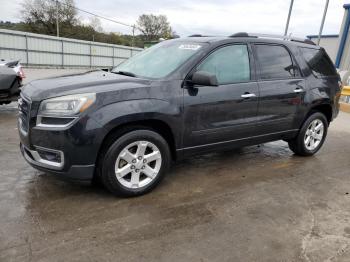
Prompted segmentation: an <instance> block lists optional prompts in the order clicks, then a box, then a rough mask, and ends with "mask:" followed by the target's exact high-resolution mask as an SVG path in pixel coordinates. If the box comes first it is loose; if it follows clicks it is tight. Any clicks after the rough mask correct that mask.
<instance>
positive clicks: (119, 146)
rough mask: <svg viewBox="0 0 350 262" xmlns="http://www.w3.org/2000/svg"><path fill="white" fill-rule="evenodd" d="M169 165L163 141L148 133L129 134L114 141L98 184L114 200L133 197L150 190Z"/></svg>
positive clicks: (133, 132)
mask: <svg viewBox="0 0 350 262" xmlns="http://www.w3.org/2000/svg"><path fill="white" fill-rule="evenodd" d="M169 165H170V150H169V146H168V144H167V142H166V140H165V139H164V138H163V137H162V136H161V135H159V134H158V133H156V132H154V131H151V130H135V131H131V132H129V133H127V134H125V135H123V136H121V137H120V138H119V139H117V140H116V141H115V142H114V143H113V144H112V145H111V146H110V147H109V149H108V150H107V152H106V154H105V157H104V160H103V162H102V176H101V177H102V182H103V184H104V185H105V187H106V188H107V189H109V191H111V192H112V193H114V194H115V195H118V196H137V195H142V194H145V193H147V192H149V191H150V190H152V189H153V188H154V187H155V186H156V185H157V184H158V183H159V182H160V181H161V180H162V178H163V177H164V175H165V173H166V171H167V170H168V167H169Z"/></svg>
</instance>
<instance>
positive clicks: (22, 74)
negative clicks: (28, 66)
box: [18, 67, 26, 79]
mask: <svg viewBox="0 0 350 262" xmlns="http://www.w3.org/2000/svg"><path fill="white" fill-rule="evenodd" d="M18 76H19V77H20V78H21V79H23V78H25V77H26V76H25V75H24V71H23V68H22V67H21V68H20V69H19V71H18Z"/></svg>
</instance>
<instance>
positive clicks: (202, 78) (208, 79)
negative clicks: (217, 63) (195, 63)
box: [191, 71, 219, 86]
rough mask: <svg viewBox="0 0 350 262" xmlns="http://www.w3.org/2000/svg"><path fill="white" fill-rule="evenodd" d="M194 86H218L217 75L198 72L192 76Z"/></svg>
mask: <svg viewBox="0 0 350 262" xmlns="http://www.w3.org/2000/svg"><path fill="white" fill-rule="evenodd" d="M191 82H192V84H193V85H199V86H218V85H219V84H218V79H217V78H216V75H214V74H212V73H209V72H205V71H197V72H195V73H194V74H193V76H192V81H191Z"/></svg>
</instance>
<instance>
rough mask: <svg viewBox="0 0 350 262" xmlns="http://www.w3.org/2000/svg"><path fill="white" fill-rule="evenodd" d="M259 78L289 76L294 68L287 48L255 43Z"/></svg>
mask: <svg viewBox="0 0 350 262" xmlns="http://www.w3.org/2000/svg"><path fill="white" fill-rule="evenodd" d="M256 56H257V59H258V63H259V67H260V77H261V79H274V78H289V77H294V76H295V68H294V66H293V61H292V58H291V57H290V55H289V52H288V51H287V49H286V48H285V47H283V46H277V45H256Z"/></svg>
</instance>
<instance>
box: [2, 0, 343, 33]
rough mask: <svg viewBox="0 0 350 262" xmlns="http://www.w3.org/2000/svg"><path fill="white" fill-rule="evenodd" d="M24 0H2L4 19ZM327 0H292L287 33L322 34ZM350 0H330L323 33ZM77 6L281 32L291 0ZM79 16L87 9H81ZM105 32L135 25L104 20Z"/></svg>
mask: <svg viewBox="0 0 350 262" xmlns="http://www.w3.org/2000/svg"><path fill="white" fill-rule="evenodd" d="M22 2H23V0H0V6H1V9H0V20H5V21H13V22H17V21H19V20H20V17H21V15H20V9H21V3H22ZM325 3H326V0H294V7H293V11H292V16H291V21H290V25H289V31H288V32H289V33H291V34H292V35H293V36H298V37H305V36H306V35H310V34H311V35H313V34H318V31H319V27H320V23H321V20H322V15H323V10H324V5H325ZM346 3H350V0H330V1H329V8H328V13H327V17H326V22H325V26H324V29H323V34H338V33H339V31H340V26H341V22H342V19H343V16H344V8H343V5H344V4H346ZM75 4H76V6H77V7H79V8H81V9H84V10H87V11H90V12H93V13H96V14H99V15H102V16H105V17H109V18H112V19H114V20H118V21H121V22H124V23H127V24H135V22H136V20H137V18H138V16H139V15H141V14H150V13H152V14H156V15H158V14H163V15H166V16H167V17H168V20H169V22H170V24H171V26H172V28H173V30H174V31H176V33H177V34H179V35H180V36H188V35H191V34H203V35H231V34H233V33H236V32H252V33H271V34H283V33H284V28H285V24H286V19H287V15H288V9H289V5H290V0H216V1H214V0H147V1H145V0H99V1H96V0H75ZM78 14H79V16H80V20H81V21H88V20H89V15H86V14H83V13H78ZM101 23H102V28H103V30H104V31H106V32H121V33H129V34H131V29H130V28H128V27H124V26H121V25H117V24H115V23H112V22H109V21H105V20H101Z"/></svg>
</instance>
